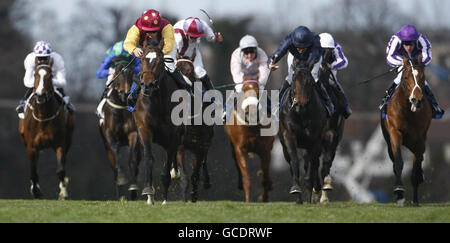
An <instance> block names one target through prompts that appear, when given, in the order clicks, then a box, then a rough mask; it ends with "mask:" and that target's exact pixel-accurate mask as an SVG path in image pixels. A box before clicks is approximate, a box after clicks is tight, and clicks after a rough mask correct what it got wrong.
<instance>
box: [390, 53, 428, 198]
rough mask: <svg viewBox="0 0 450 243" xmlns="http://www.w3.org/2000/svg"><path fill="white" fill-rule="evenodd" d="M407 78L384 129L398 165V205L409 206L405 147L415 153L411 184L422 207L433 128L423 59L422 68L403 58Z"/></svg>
mask: <svg viewBox="0 0 450 243" xmlns="http://www.w3.org/2000/svg"><path fill="white" fill-rule="evenodd" d="M403 68H404V71H403V74H402V78H401V82H400V84H399V86H398V87H397V89H396V90H395V91H394V93H393V95H392V97H391V100H390V101H389V105H388V107H387V117H386V119H383V117H381V129H382V131H383V135H384V139H385V140H386V143H387V145H388V153H389V157H390V158H391V160H392V162H393V164H394V174H395V184H394V194H395V195H396V197H397V198H396V201H397V205H399V206H403V205H404V202H405V198H404V192H405V188H404V187H403V182H402V169H403V159H402V154H401V147H402V145H403V146H405V147H406V148H408V149H409V150H410V151H411V152H412V153H413V170H412V174H411V183H412V185H413V203H414V205H419V196H418V189H419V184H421V183H422V182H423V180H424V178H423V172H422V161H423V153H424V152H425V141H426V139H427V131H428V128H429V127H430V123H431V119H432V117H431V116H432V113H431V106H430V103H429V102H428V100H427V99H426V98H425V96H424V93H423V89H424V86H425V75H424V66H423V64H422V57H421V56H419V58H418V64H417V65H415V64H413V63H412V61H411V60H408V59H406V58H403Z"/></svg>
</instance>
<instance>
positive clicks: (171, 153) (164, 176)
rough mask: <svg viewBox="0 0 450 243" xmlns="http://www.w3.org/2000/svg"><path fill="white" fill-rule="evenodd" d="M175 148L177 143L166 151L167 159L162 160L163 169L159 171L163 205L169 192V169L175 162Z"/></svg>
mask: <svg viewBox="0 0 450 243" xmlns="http://www.w3.org/2000/svg"><path fill="white" fill-rule="evenodd" d="M177 148H178V144H176V145H173V146H172V147H171V148H169V150H168V151H167V160H166V161H165V162H164V165H163V169H162V171H161V175H160V178H161V182H162V185H163V186H162V187H163V200H164V201H163V205H164V204H166V203H167V199H168V194H169V187H170V182H171V180H172V179H171V178H170V169H171V168H172V165H173V164H176V163H177V162H176V159H177V158H176V157H177Z"/></svg>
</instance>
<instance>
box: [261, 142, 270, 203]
mask: <svg viewBox="0 0 450 243" xmlns="http://www.w3.org/2000/svg"><path fill="white" fill-rule="evenodd" d="M270 153H271V151H263V152H262V153H261V154H260V158H261V169H262V176H261V183H262V186H263V189H264V190H263V193H262V194H261V196H260V197H259V201H261V202H268V201H269V191H271V190H272V180H271V179H270V173H269V172H270V159H271V154H270Z"/></svg>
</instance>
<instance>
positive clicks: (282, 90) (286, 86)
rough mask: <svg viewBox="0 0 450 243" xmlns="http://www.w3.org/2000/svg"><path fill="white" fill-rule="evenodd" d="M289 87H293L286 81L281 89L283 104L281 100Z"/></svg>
mask: <svg viewBox="0 0 450 243" xmlns="http://www.w3.org/2000/svg"><path fill="white" fill-rule="evenodd" d="M289 87H291V85H290V84H289V82H288V81H286V80H284V82H283V85H282V86H281V88H280V93H279V95H280V103H281V99H282V98H283V96H284V92H286V90H287V89H288V88H289Z"/></svg>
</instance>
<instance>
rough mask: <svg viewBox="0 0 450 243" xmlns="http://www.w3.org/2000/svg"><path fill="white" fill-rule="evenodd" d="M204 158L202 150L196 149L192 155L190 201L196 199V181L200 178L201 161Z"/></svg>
mask: <svg viewBox="0 0 450 243" xmlns="http://www.w3.org/2000/svg"><path fill="white" fill-rule="evenodd" d="M203 159H204V155H203V153H202V152H200V151H197V152H196V153H195V155H194V161H193V166H192V167H193V170H192V176H191V183H192V192H191V200H192V202H196V201H197V199H198V182H199V180H200V168H201V166H202V161H203Z"/></svg>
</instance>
